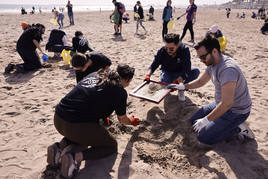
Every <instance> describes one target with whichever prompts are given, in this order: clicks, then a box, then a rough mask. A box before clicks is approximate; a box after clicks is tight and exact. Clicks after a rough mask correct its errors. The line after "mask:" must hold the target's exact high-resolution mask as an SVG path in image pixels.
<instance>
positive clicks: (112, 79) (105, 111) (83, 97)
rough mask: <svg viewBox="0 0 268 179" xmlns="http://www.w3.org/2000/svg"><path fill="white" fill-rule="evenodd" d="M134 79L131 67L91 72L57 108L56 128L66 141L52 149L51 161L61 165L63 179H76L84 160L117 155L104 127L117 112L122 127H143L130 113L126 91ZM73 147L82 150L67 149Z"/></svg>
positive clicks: (49, 158)
mask: <svg viewBox="0 0 268 179" xmlns="http://www.w3.org/2000/svg"><path fill="white" fill-rule="evenodd" d="M133 76H134V68H132V67H129V66H128V65H118V67H117V70H116V71H113V70H112V71H104V70H100V71H98V72H95V73H91V74H89V75H88V76H87V77H86V78H84V79H83V80H82V81H81V82H80V83H78V84H77V85H76V86H75V87H74V88H73V89H72V90H71V91H70V92H69V93H68V94H67V95H66V96H65V97H64V98H63V99H62V100H61V101H60V103H59V104H58V105H57V106H56V111H55V115H54V125H55V128H56V129H57V131H58V132H59V133H60V134H61V135H63V136H64V138H63V139H62V140H61V141H60V142H59V143H58V142H56V143H54V144H53V145H51V146H49V147H48V150H47V151H48V153H47V162H48V164H50V165H52V166H59V167H60V171H61V175H62V176H63V177H66V178H72V177H73V176H74V174H75V172H77V171H78V170H79V166H80V163H81V162H82V161H83V160H97V159H101V158H104V157H107V156H109V155H112V154H115V153H117V148H118V147H117V141H116V139H115V138H114V137H113V136H112V135H111V134H110V132H109V131H108V130H107V129H106V128H105V127H104V126H103V125H102V124H100V121H102V120H103V119H106V118H107V117H108V116H110V115H111V114H112V113H113V111H115V113H116V115H117V118H118V120H119V122H120V123H121V124H123V125H133V126H136V125H139V119H138V118H135V117H134V116H131V117H128V116H127V114H126V107H127V91H126V90H125V89H124V88H126V87H127V86H128V85H129V84H130V82H131V80H132V78H133ZM109 123H110V122H109ZM106 124H108V122H107V123H106ZM108 125H109V124H108ZM73 146H80V148H81V149H80V151H76V152H72V150H69V151H70V152H69V151H68V150H67V149H68V148H72V147H73ZM88 146H89V147H90V148H88ZM82 147H83V148H84V149H82ZM63 150H64V151H65V153H64V152H63V153H62V151H63ZM59 158H60V160H59ZM59 161H60V163H59Z"/></svg>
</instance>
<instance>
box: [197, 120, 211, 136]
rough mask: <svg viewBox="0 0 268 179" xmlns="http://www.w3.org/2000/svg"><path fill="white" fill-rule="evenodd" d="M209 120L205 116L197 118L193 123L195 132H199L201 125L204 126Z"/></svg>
mask: <svg viewBox="0 0 268 179" xmlns="http://www.w3.org/2000/svg"><path fill="white" fill-rule="evenodd" d="M210 122H211V121H209V120H208V118H207V117H204V118H201V119H197V120H196V122H195V123H194V125H193V128H194V131H195V132H198V133H199V132H200V131H201V129H203V127H206V126H207V125H208V124H209V123H210Z"/></svg>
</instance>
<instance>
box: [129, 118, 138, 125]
mask: <svg viewBox="0 0 268 179" xmlns="http://www.w3.org/2000/svg"><path fill="white" fill-rule="evenodd" d="M130 121H131V125H133V126H137V125H139V124H140V121H139V119H138V118H135V117H134V116H131V117H130Z"/></svg>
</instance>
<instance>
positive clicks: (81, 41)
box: [72, 31, 94, 53]
mask: <svg viewBox="0 0 268 179" xmlns="http://www.w3.org/2000/svg"><path fill="white" fill-rule="evenodd" d="M72 43H73V49H72V50H73V52H74V53H76V52H80V53H86V52H87V51H89V52H92V51H94V50H93V48H92V47H91V46H90V45H89V43H88V40H87V39H86V38H85V37H84V36H83V33H82V32H81V31H76V32H75V36H74V37H73V39H72Z"/></svg>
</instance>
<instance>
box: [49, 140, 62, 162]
mask: <svg viewBox="0 0 268 179" xmlns="http://www.w3.org/2000/svg"><path fill="white" fill-rule="evenodd" d="M60 156H61V149H60V146H59V143H58V142H56V143H54V144H52V145H50V146H49V147H48V148H47V163H48V164H49V165H51V166H53V167H57V166H59V163H60V162H59V161H60Z"/></svg>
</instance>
